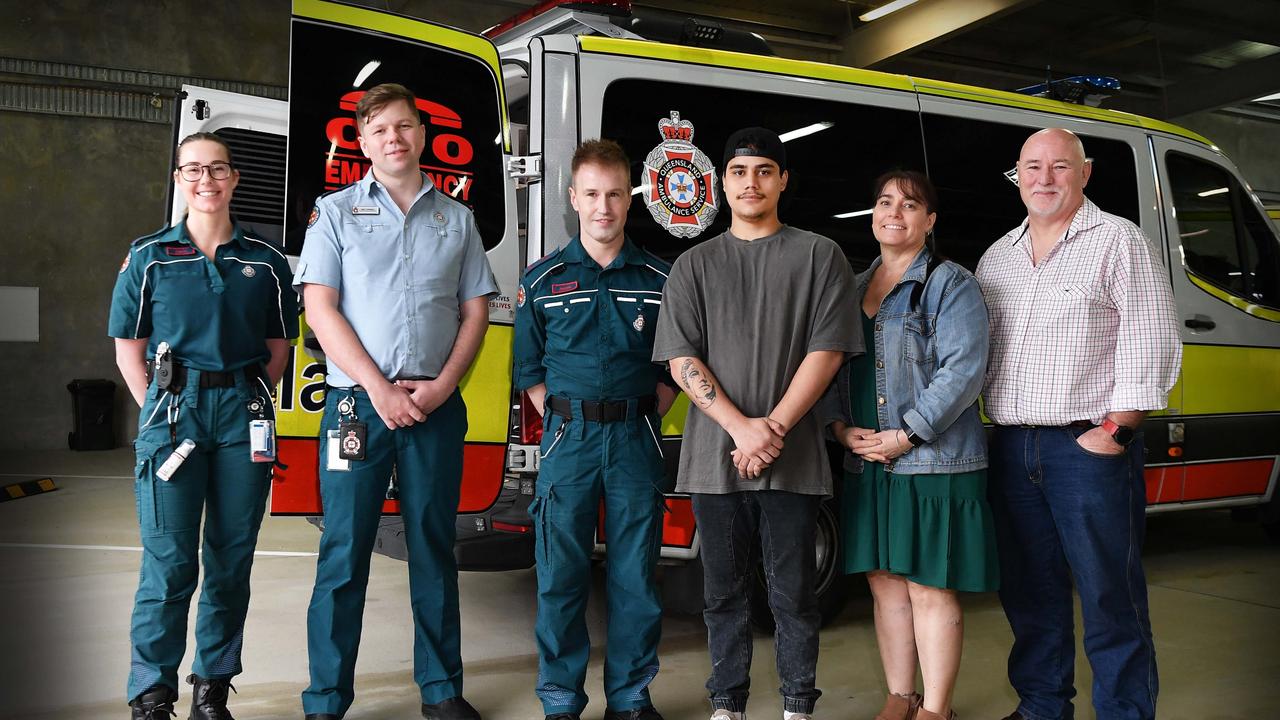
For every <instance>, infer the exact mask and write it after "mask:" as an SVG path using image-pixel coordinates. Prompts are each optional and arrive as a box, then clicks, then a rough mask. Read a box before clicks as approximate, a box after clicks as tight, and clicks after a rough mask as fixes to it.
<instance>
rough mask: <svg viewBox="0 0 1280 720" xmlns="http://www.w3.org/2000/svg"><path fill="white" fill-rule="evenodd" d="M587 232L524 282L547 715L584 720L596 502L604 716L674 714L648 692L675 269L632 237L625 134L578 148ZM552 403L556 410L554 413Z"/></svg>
mask: <svg viewBox="0 0 1280 720" xmlns="http://www.w3.org/2000/svg"><path fill="white" fill-rule="evenodd" d="M572 168H573V184H572V185H571V186H570V187H569V201H570V202H571V203H572V204H573V207H574V209H575V210H577V211H578V223H579V234H578V235H577V236H575V237H574V238H573V239H572V240H570V241H569V244H568V245H566V246H564V247H563V248H560V249H559V250H556V251H554V252H552V253H551V254H549V255H547V256H546V257H544V258H543V259H542V260H539V261H538V262H536V263H534V264H533V265H532V266H530V268H529V269H528V270H527V271H526V272H525V275H524V278H523V280H522V282H521V284H520V288H519V290H518V291H517V292H516V326H515V385H516V387H517V388H519V389H522V390H526V391H527V392H528V394H529V397H530V399H531V400H532V401H533V405H534V407H535V408H536V409H537V410H538V411H539V412H541V413H543V417H544V421H543V427H544V430H543V435H542V448H541V449H542V464H541V470H540V471H539V474H538V484H537V494H536V497H535V498H534V501H533V504H532V505H530V507H529V513H530V515H531V516H532V518H533V521H534V526H535V530H534V531H535V532H536V533H537V551H536V559H537V573H538V618H537V623H536V625H535V628H534V631H535V634H536V635H537V641H538V685H537V688H536V690H537V693H538V697H539V698H540V699H541V700H542V707H543V711H544V712H545V713H546V715H547V720H553V719H554V720H578V718H579V717H580V714H581V713H582V710H583V708H584V707H586V705H587V695H586V693H585V692H584V690H583V681H584V679H585V677H586V673H587V656H588V654H589V653H590V650H591V640H590V638H588V637H587V625H586V618H585V614H586V606H587V593H588V591H589V589H590V584H591V551H592V548H593V547H594V545H595V532H596V525H597V509H598V508H599V505H600V500H601V498H603V499H604V533H605V543H606V546H607V548H608V565H607V573H608V581H607V583H606V587H607V588H608V600H607V601H608V643H607V645H606V649H605V664H604V692H605V699H606V701H607V704H608V709H607V711H606V712H605V720H623V719H625V720H662V716H661V715H659V714H658V712H657V711H656V710H654V709H653V703H652V702H651V701H650V699H649V689H648V687H649V683H650V682H652V681H653V678H654V676H655V675H657V673H658V638H659V636H660V634H661V632H662V606H661V603H660V602H659V599H658V592H657V588H656V587H655V584H654V566H655V564H656V562H657V559H658V550H659V547H660V543H661V537H662V490H661V482H662V475H663V461H662V448H661V442H662V436H661V434H660V423H661V419H662V416H663V414H665V413H666V411H667V408H669V407H670V406H671V402H672V401H673V400H674V399H675V390H674V389H672V387H671V386H669V385H667V384H664V381H665V382H670V378H669V376H668V375H667V374H666V372H665V370H664V369H663V368H662V367H661V366H659V365H657V364H655V363H653V362H652V361H651V360H650V356H651V355H652V348H653V329H654V327H655V326H656V324H657V319H658V309H659V308H660V307H661V306H662V286H663V283H664V282H665V281H666V278H667V273H668V272H669V271H670V269H671V268H670V266H669V265H668V264H667V263H665V262H663V261H661V260H659V259H657V258H656V257H654V256H653V255H650V254H649V253H647V252H645V251H643V250H641V249H640V248H638V247H636V246H635V244H634V243H632V242H631V241H630V240H628V239H627V237H626V235H624V234H623V223H624V222H626V218H627V208H628V207H629V206H630V205H631V183H630V181H629V177H630V162H629V161H628V160H627V156H626V154H625V153H624V152H623V150H622V148H621V147H619V146H618V144H617V143H615V142H612V141H608V140H590V141H587V142H586V143H583V145H582V146H581V147H579V148H578V149H577V151H576V152H575V153H574V155H573V165H572ZM544 410H549V411H550V412H549V413H548V412H544Z"/></svg>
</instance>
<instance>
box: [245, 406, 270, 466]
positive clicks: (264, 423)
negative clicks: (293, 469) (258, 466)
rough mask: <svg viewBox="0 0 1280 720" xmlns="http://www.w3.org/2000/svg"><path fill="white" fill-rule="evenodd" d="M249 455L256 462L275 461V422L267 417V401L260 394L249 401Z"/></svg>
mask: <svg viewBox="0 0 1280 720" xmlns="http://www.w3.org/2000/svg"><path fill="white" fill-rule="evenodd" d="M248 408H249V414H250V415H252V416H253V419H252V420H250V421H249V457H250V459H252V460H253V462H256V463H267V462H275V461H276V423H275V421H274V420H268V419H267V401H266V399H265V398H262V397H261V396H259V397H255V398H254V399H252V400H250V401H249V404H248Z"/></svg>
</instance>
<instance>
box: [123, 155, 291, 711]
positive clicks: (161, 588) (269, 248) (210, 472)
mask: <svg viewBox="0 0 1280 720" xmlns="http://www.w3.org/2000/svg"><path fill="white" fill-rule="evenodd" d="M239 180H240V173H239V171H237V170H236V169H235V166H234V165H233V164H232V160H231V150H230V148H229V147H227V145H226V143H225V142H223V140H222V139H221V138H219V137H218V136H217V135H214V134H212V133H196V134H194V135H191V136H189V137H187V138H186V139H184V140H183V141H182V142H181V143H179V144H178V149H177V170H175V171H174V173H173V181H174V183H175V184H176V185H177V190H178V192H180V193H182V196H183V198H184V199H185V200H186V204H187V215H186V217H185V218H184V219H183V221H182V222H180V223H178V224H177V225H174V226H173V227H171V228H168V229H166V230H162V231H160V232H158V233H155V234H153V235H148V236H146V237H142V238H139V239H137V240H135V241H133V245H132V247H130V248H129V254H128V255H126V256H125V258H124V264H123V265H121V266H120V275H119V277H118V278H117V279H116V286H115V292H114V294H113V295H112V298H111V314H110V318H109V321H108V334H109V335H110V336H111V337H113V338H115V346H116V364H117V365H118V366H119V367H120V373H121V375H123V376H124V381H125V383H126V384H127V385H128V386H129V392H130V393H132V394H133V399H134V400H135V401H136V402H137V403H138V405H140V406H141V407H142V410H141V414H140V416H139V418H138V439H137V441H136V442H135V443H134V448H135V449H136V450H137V466H136V473H135V475H136V485H135V492H136V495H137V507H138V523H139V525H140V526H141V531H142V547H143V553H142V569H141V572H140V573H139V579H138V592H137V595H136V597H135V599H134V606H133V621H132V625H131V629H130V640H131V643H132V648H133V656H132V663H131V666H130V671H129V682H128V690H127V698H128V700H129V705H130V707H131V708H132V717H133V720H159V719H160V718H166V719H167V718H169V717H170V715H171V714H172V713H173V704H174V702H175V701H176V700H177V698H178V665H179V663H181V662H182V656H183V653H184V651H185V649H186V647H185V646H186V637H187V612H188V608H189V605H190V601H191V596H192V595H193V594H194V593H195V590H196V578H197V577H198V575H199V569H200V568H199V566H198V564H197V563H198V561H199V559H200V556H199V555H198V554H197V551H198V550H200V549H201V542H202V537H201V534H200V520H201V516H202V515H203V516H204V534H203V563H204V586H203V588H202V589H201V592H200V603H199V610H198V611H197V615H196V633H195V635H196V652H195V658H194V660H193V662H192V671H193V672H192V674H191V675H189V676H188V677H187V682H188V683H189V684H191V685H193V686H194V687H193V690H192V706H191V717H192V718H193V719H194V720H213V719H215V718H216V719H217V720H230V718H231V715H230V714H229V713H228V712H227V708H226V703H227V690H228V689H229V688H230V687H231V682H230V681H231V678H232V677H234V676H235V675H237V674H238V673H239V672H240V669H241V668H240V647H241V642H242V640H243V634H244V619H245V612H246V610H247V609H248V605H249V570H250V568H251V566H252V565H253V550H254V545H255V544H256V543H257V539H258V528H259V527H260V526H261V524H262V514H263V511H264V510H265V507H266V499H267V491H268V489H269V488H270V485H271V472H272V465H273V462H274V460H275V447H274V445H275V436H274V420H275V413H274V409H273V407H272V404H271V396H272V388H274V387H275V385H276V383H277V382H278V381H279V380H280V376H281V374H282V373H283V371H284V368H285V363H286V361H287V359H288V352H289V345H290V338H295V337H297V335H298V298H297V295H296V294H295V293H294V291H293V289H292V284H293V278H292V275H291V273H290V271H289V263H288V262H287V261H286V259H285V256H284V255H282V254H281V253H280V251H279V250H277V249H276V247H275V246H273V245H271V244H270V243H267V242H264V241H262V240H259V239H257V238H255V237H253V236H252V235H249V234H248V233H246V232H245V231H244V230H243V229H242V228H240V227H239V226H238V225H237V224H236V223H235V222H234V221H233V220H232V219H231V211H230V205H231V193H232V192H233V191H234V190H235V188H236V184H237V183H238V182H239Z"/></svg>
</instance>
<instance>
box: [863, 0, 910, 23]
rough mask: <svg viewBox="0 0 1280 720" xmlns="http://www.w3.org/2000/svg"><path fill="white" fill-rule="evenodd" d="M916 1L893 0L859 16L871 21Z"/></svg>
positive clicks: (864, 20)
mask: <svg viewBox="0 0 1280 720" xmlns="http://www.w3.org/2000/svg"><path fill="white" fill-rule="evenodd" d="M915 1H916V0H893V2H891V3H888V4H886V5H881V6H880V7H878V8H876V9H875V10H872V11H871V12H865V13H862V14H861V15H859V16H858V19H859V20H861V21H862V22H871V21H872V20H875V19H876V18H882V17H884V16H885V15H888V14H889V13H891V12H897V11H898V10H901V9H902V8H904V7H906V6H908V5H912V4H914V3H915Z"/></svg>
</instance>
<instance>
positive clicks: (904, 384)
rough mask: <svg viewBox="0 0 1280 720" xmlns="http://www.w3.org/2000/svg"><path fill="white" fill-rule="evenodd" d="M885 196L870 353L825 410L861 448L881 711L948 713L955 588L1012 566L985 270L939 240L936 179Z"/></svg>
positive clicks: (891, 180) (926, 719) (860, 521)
mask: <svg viewBox="0 0 1280 720" xmlns="http://www.w3.org/2000/svg"><path fill="white" fill-rule="evenodd" d="M873 202H874V205H873V209H872V215H871V229H872V233H873V234H874V235H875V238H876V241H877V242H878V243H879V245H880V257H878V258H877V259H876V260H875V261H873V262H872V263H871V267H870V268H869V269H867V271H866V272H864V273H862V274H861V275H859V276H858V277H857V280H856V287H857V292H856V296H855V298H854V300H855V302H854V303H852V304H851V305H850V308H849V311H850V312H857V313H858V314H859V317H860V318H861V321H862V331H863V333H864V335H865V337H866V347H867V348H868V352H867V354H865V355H860V356H857V357H854V358H853V359H851V360H850V361H849V363H848V364H847V365H846V366H845V367H844V368H842V369H841V370H840V372H839V373H837V375H836V380H835V382H834V383H833V384H832V387H831V389H830V390H828V392H827V394H826V396H825V397H824V399H823V403H822V412H823V415H822V418H823V421H824V422H825V423H828V424H829V427H830V429H831V431H832V434H833V435H834V436H835V437H836V439H837V440H838V441H839V442H840V444H841V445H843V446H845V447H846V448H847V449H848V450H849V451H850V453H849V454H848V455H847V456H846V464H845V467H846V472H845V477H844V485H843V488H842V491H843V493H842V500H841V516H842V517H841V526H842V527H843V528H845V529H846V533H845V539H844V558H845V571H846V572H849V573H858V572H865V573H866V574H867V582H868V583H869V584H870V586H871V593H872V597H873V599H874V601H875V626H876V639H877V642H878V644H879V646H880V659H881V662H883V663H884V674H885V679H886V680H887V681H888V685H889V688H888V690H889V694H888V696H887V698H886V700H885V704H884V708H883V709H882V710H881V711H880V713H879V715H877V716H876V717H877V720H905V719H906V718H909V717H912V716H914V717H915V718H916V719H917V720H936V719H938V718H950V717H952V716H953V715H954V713H953V711H952V710H951V697H952V693H953V690H954V687H955V680H956V674H957V672H958V671H959V666H960V648H961V641H962V638H963V628H964V626H963V619H962V616H961V612H960V604H959V602H958V599H957V597H956V591H957V590H965V591H974V592H982V591H988V590H994V589H996V585H997V578H998V577H999V573H998V566H997V560H996V556H995V544H994V527H993V524H992V519H991V509H990V507H989V506H988V505H987V499H986V497H987V492H986V470H985V468H986V467H987V456H986V438H985V436H984V435H983V428H982V421H981V419H980V418H979V416H978V405H977V399H978V392H979V390H981V389H982V380H983V374H984V373H985V371H986V366H987V342H988V340H987V338H988V335H987V310H986V306H985V305H984V304H983V300H982V294H981V293H980V292H979V290H978V283H977V282H976V281H975V280H974V278H973V276H972V275H970V274H969V272H968V271H966V270H965V269H964V268H962V267H960V266H959V265H957V264H955V263H953V262H949V261H945V260H943V259H941V257H940V256H939V255H938V254H937V253H936V252H935V249H934V247H933V244H932V243H931V242H928V241H927V239H928V238H929V236H931V234H932V231H933V225H934V221H935V220H936V219H937V215H936V212H935V209H936V208H937V205H938V203H937V193H936V191H935V190H934V188H933V185H932V183H930V181H929V178H927V177H925V176H924V175H923V174H921V173H918V172H910V171H894V172H890V173H886V174H885V175H883V176H881V177H880V179H879V180H877V181H876V184H875V193H874V196H873ZM872 349H874V352H872ZM917 663H918V664H919V668H920V673H921V675H922V677H923V689H924V695H923V697H921V696H920V695H918V694H917V693H916V667H917Z"/></svg>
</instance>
